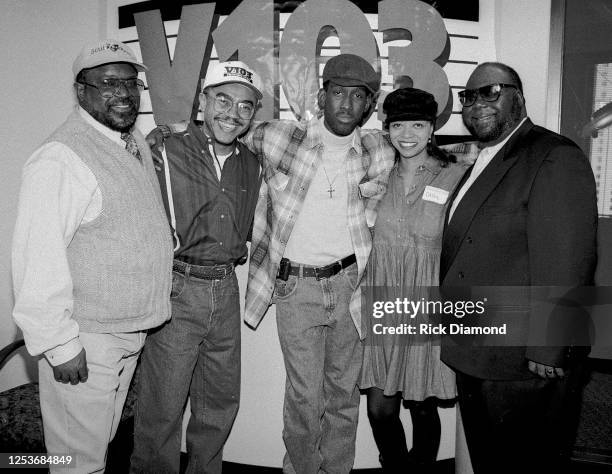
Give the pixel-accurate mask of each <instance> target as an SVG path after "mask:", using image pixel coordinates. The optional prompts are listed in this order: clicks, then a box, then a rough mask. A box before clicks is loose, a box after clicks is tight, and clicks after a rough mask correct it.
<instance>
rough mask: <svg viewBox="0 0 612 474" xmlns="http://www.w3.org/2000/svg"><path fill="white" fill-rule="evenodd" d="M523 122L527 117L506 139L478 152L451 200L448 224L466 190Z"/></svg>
mask: <svg viewBox="0 0 612 474" xmlns="http://www.w3.org/2000/svg"><path fill="white" fill-rule="evenodd" d="M525 120H527V117H525V118H523V120H521V121H520V123H519V124H518V125H517V126H516V127H515V128H514V130H512V132H511V133H510V134H509V135H508V136H507V137H506V138H504V139H503V140H502V141H501V142H499V143H498V144H496V145H493V146H488V147H485V148H483V149H482V150H480V153H478V157H477V158H476V162H475V163H474V167H473V168H472V171H471V172H470V176H468V179H466V180H465V183H463V186H462V187H461V189H460V190H459V192H458V193H457V196H455V199H454V200H453V204H452V206H451V209H450V211H449V214H448V221H449V222H450V220H451V219H452V217H453V213H454V212H455V209H457V206H458V205H459V203H460V202H461V199H463V196H465V193H467V192H468V189H470V187H471V186H472V184H474V181H476V178H478V176H480V174H481V173H482V172H483V171H484V169H485V168H486V167H487V166H488V165H489V163H491V160H493V157H495V155H497V152H498V151H499V150H501V149H502V148H503V146H504V145H505V144H506V142H507V141H508V140H510V137H511V136H512V135H514V134H515V133H516V131H517V130H518V129H519V128H520V127H521V125H523V123H524V122H525Z"/></svg>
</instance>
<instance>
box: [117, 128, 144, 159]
mask: <svg viewBox="0 0 612 474" xmlns="http://www.w3.org/2000/svg"><path fill="white" fill-rule="evenodd" d="M121 140H123V141H124V142H125V149H126V150H127V151H128V152H129V153H131V154H132V156H134V157H135V158H137V159H138V161H141V158H140V151H139V150H138V145H137V144H136V139H135V138H134V135H132V134H131V133H127V132H125V133H122V134H121Z"/></svg>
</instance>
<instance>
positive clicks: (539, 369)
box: [528, 360, 565, 379]
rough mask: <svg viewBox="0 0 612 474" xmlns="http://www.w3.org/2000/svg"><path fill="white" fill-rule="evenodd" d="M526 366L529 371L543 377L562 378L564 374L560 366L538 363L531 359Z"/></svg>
mask: <svg viewBox="0 0 612 474" xmlns="http://www.w3.org/2000/svg"><path fill="white" fill-rule="evenodd" d="M528 368H529V370H530V371H531V372H533V373H534V374H536V375H539V376H540V377H542V378H543V379H556V378H563V376H564V375H565V374H564V372H563V369H562V368H561V367H552V366H550V365H544V364H540V363H538V362H534V361H532V360H530V361H529V364H528Z"/></svg>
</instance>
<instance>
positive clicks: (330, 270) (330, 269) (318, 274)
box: [314, 261, 342, 280]
mask: <svg viewBox="0 0 612 474" xmlns="http://www.w3.org/2000/svg"><path fill="white" fill-rule="evenodd" d="M336 268H338V271H335V269H336ZM340 270H342V264H341V263H340V262H338V261H336V262H334V263H330V264H329V265H326V266H324V267H320V268H315V269H314V272H315V278H316V279H317V280H320V279H321V278H329V277H330V276H333V275H335V274H336V273H338V272H340ZM323 273H326V275H323Z"/></svg>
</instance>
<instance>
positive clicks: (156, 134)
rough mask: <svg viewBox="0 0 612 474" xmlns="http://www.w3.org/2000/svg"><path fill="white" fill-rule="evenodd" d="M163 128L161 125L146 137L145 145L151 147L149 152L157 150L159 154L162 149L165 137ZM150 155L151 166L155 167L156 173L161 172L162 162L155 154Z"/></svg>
mask: <svg viewBox="0 0 612 474" xmlns="http://www.w3.org/2000/svg"><path fill="white" fill-rule="evenodd" d="M163 127H164V126H163V125H162V126H159V127H156V128H154V129H153V130H151V131H150V132H149V134H148V135H147V138H146V140H147V144H148V145H149V147H151V150H158V151H160V152H161V150H162V148H163V147H164V138H165V137H166V135H165V134H164V133H165V132H164V128H163ZM151 155H152V156H153V166H155V169H156V170H157V171H161V170H162V169H163V167H164V161H163V160H162V159H161V158H160V157H159V154H157V153H151Z"/></svg>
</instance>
